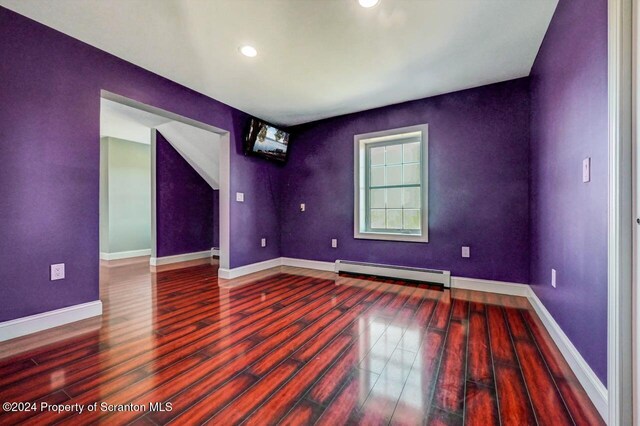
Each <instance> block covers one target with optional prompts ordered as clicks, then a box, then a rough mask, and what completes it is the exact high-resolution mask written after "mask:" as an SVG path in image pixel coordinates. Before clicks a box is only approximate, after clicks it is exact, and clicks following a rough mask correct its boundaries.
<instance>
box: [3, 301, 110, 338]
mask: <svg viewBox="0 0 640 426" xmlns="http://www.w3.org/2000/svg"><path fill="white" fill-rule="evenodd" d="M98 315H102V302H101V301H99V300H95V301H93V302H88V303H82V304H80V305H74V306H68V307H66V308H61V309H56V310H55V311H49V312H43V313H41V314H35V315H30V316H28V317H23V318H17V319H14V320H10V321H5V322H1V323H0V342H4V341H5V340H9V339H15V338H16V337H21V336H26V335H27V334H31V333H37V332H38V331H42V330H47V329H49V328H54V327H59V326H61V325H65V324H69V323H71V322H75V321H80V320H83V319H87V318H91V317H95V316H98Z"/></svg>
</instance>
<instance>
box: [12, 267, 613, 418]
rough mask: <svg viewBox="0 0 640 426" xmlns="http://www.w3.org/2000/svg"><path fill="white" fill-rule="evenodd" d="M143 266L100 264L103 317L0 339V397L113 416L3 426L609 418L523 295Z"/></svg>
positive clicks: (70, 414)
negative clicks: (223, 276)
mask: <svg viewBox="0 0 640 426" xmlns="http://www.w3.org/2000/svg"><path fill="white" fill-rule="evenodd" d="M148 269H149V268H148V264H147V263H145V262H144V261H143V262H120V264H118V265H117V266H113V265H112V266H106V265H105V266H103V267H102V268H101V281H102V287H101V298H102V300H103V303H104V310H105V313H104V315H103V317H102V318H101V319H92V320H87V321H83V322H81V323H76V324H72V325H69V326H65V327H61V328H58V329H54V330H50V331H46V332H43V333H39V334H38V335H33V336H30V337H26V338H22V339H18V340H14V341H11V342H5V343H2V344H0V357H2V359H1V360H0V401H2V402H5V401H29V402H34V401H38V402H48V403H51V404H69V405H71V404H79V405H82V406H84V407H88V406H89V405H90V404H92V403H95V402H98V404H100V403H105V404H109V405H108V407H109V409H110V410H113V411H101V410H100V408H98V409H97V410H96V411H93V412H88V411H87V410H86V409H85V411H84V412H83V413H82V414H78V413H77V412H74V411H66V412H54V411H42V410H40V409H38V410H33V411H22V412H5V411H2V410H0V424H3V425H4V424H15V423H17V422H25V423H27V424H29V423H30V424H50V423H58V422H61V423H70V424H83V423H94V422H101V423H108V424H128V423H131V422H135V423H140V424H165V423H169V422H175V423H176V424H199V423H211V424H220V425H228V424H240V423H242V424H259V425H264V424H319V425H325V424H326V425H336V424H405V425H415V424H434V425H455V424H463V423H464V424H481V425H493V424H495V425H497V424H513V425H526V424H541V425H550V424H552V425H563V424H580V425H582V424H585V425H587V424H588V425H592V424H603V423H602V421H601V419H600V418H599V416H598V414H597V412H596V411H595V408H594V407H593V406H592V404H591V403H590V401H589V399H588V397H587V395H586V394H585V393H584V391H583V390H582V388H581V387H580V385H579V384H578V382H577V380H576V378H575V376H574V375H573V374H572V373H571V371H570V369H569V367H568V366H567V364H566V363H565V361H564V360H563V359H562V357H561V356H560V353H559V352H558V350H557V348H556V347H555V346H554V344H553V343H552V341H551V339H550V338H549V336H548V335H547V333H546V331H545V330H544V328H543V327H542V325H541V323H540V321H539V319H538V318H537V317H536V315H535V313H534V312H533V311H532V310H531V307H530V306H529V304H528V302H527V301H526V300H525V299H523V298H517V297H507V296H500V295H494V294H489V293H476V292H471V291H453V292H451V291H448V290H447V291H443V290H441V289H438V288H437V287H432V288H429V287H425V286H422V285H420V286H418V285H415V284H410V283H403V282H401V281H397V280H384V279H372V278H366V277H354V276H340V277H338V276H336V275H335V274H332V273H327V272H315V271H310V270H304V269H298V268H286V267H283V268H279V269H276V270H270V271H266V272H263V273H260V274H256V275H253V276H251V277H244V278H242V279H238V280H231V281H227V280H220V282H219V281H218V279H217V266H216V265H215V264H205V265H197V266H192V267H189V268H184V269H175V270H165V271H161V272H157V273H150V272H149V270H148ZM168 402H169V403H171V410H170V411H169V410H167V407H168V406H167V405H164V406H163V407H164V408H165V411H158V410H156V411H152V410H151V409H150V407H149V403H168ZM118 408H120V409H122V410H124V411H117V409H118ZM156 408H157V407H156Z"/></svg>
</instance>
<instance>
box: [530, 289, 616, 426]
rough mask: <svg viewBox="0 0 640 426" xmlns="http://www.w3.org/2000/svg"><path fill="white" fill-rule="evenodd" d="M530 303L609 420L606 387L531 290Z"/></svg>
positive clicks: (572, 368) (596, 404) (585, 388)
mask: <svg viewBox="0 0 640 426" xmlns="http://www.w3.org/2000/svg"><path fill="white" fill-rule="evenodd" d="M529 302H531V305H532V306H533V309H535V311H536V313H537V314H538V317H539V318H540V320H541V321H542V323H543V324H544V326H545V328H546V329H547V331H548V332H549V334H550V335H551V338H552V339H553V341H554V342H555V344H556V346H557V347H558V349H560V352H562V355H563V356H564V359H565V360H566V361H567V363H568V364H569V366H570V367H571V370H573V373H574V374H575V375H576V377H577V378H578V381H579V382H580V384H581V385H582V387H583V388H584V390H585V392H587V395H589V398H590V399H591V402H593V405H595V407H596V409H597V410H598V412H599V413H600V415H601V416H602V418H603V419H607V418H608V415H609V402H608V401H609V397H608V392H607V388H606V386H605V385H604V384H603V383H602V382H601V381H600V379H599V378H598V376H596V374H595V373H594V372H593V370H592V369H591V367H589V364H587V362H586V361H585V360H584V358H582V355H580V352H578V350H577V349H576V347H575V346H573V343H571V340H569V338H568V337H567V335H566V334H564V331H562V329H561V328H560V326H559V325H558V323H557V322H556V320H555V319H553V316H551V313H549V311H548V310H547V308H545V306H544V305H543V304H542V301H540V299H538V296H537V295H536V294H535V293H534V292H533V290H531V294H530V295H529Z"/></svg>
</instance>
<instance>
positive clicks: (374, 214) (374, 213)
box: [370, 209, 385, 229]
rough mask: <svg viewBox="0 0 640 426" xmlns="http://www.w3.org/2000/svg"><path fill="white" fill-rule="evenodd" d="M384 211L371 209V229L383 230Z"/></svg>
mask: <svg viewBox="0 0 640 426" xmlns="http://www.w3.org/2000/svg"><path fill="white" fill-rule="evenodd" d="M384 212H385V210H384V209H371V214H370V217H371V227H372V228H375V229H383V228H385V226H384V223H385V214H384Z"/></svg>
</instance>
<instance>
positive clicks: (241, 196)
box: [236, 192, 244, 203]
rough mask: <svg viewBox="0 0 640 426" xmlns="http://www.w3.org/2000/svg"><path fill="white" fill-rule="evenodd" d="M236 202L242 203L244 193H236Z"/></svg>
mask: <svg viewBox="0 0 640 426" xmlns="http://www.w3.org/2000/svg"><path fill="white" fill-rule="evenodd" d="M236 201H237V202H239V203H244V192H236Z"/></svg>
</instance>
